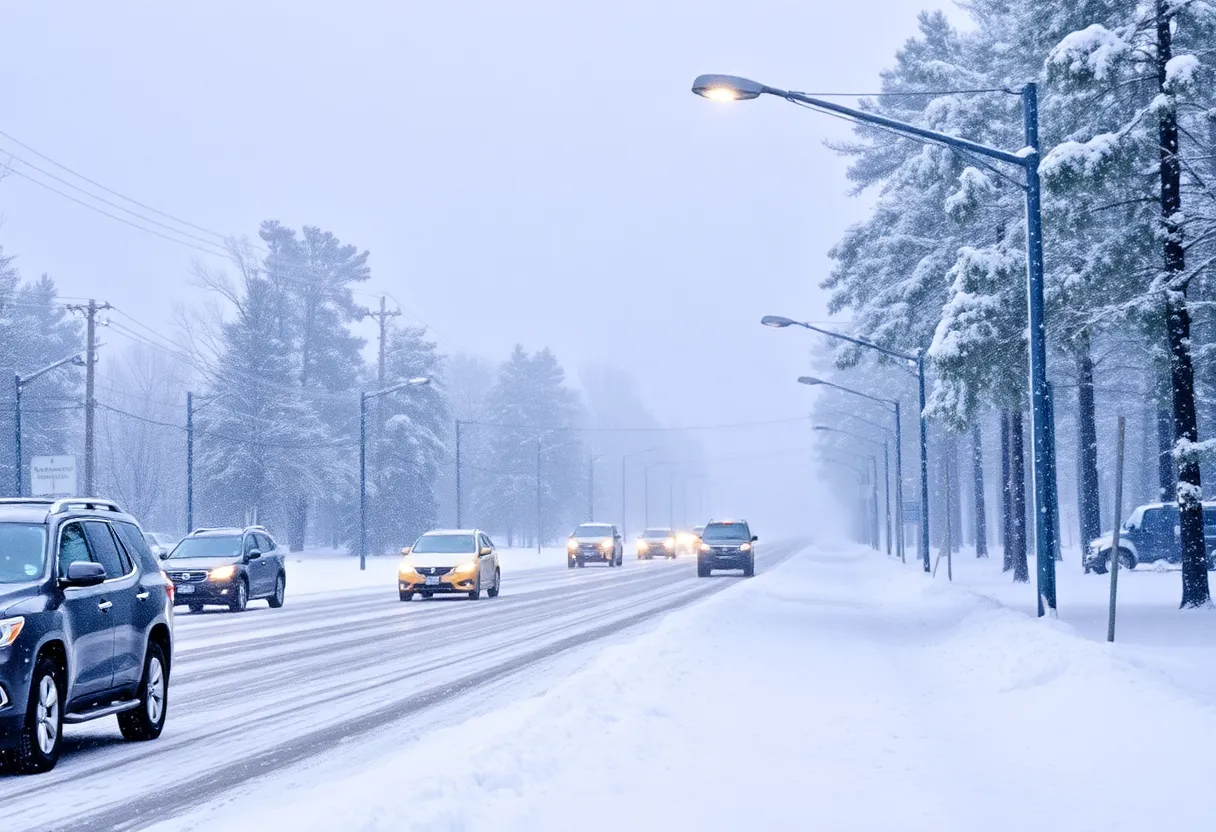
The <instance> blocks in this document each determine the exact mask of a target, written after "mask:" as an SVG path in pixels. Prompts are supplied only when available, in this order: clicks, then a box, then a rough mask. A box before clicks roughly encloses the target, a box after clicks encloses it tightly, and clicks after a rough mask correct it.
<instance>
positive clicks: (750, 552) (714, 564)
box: [697, 520, 760, 578]
mask: <svg viewBox="0 0 1216 832" xmlns="http://www.w3.org/2000/svg"><path fill="white" fill-rule="evenodd" d="M759 539H760V538H758V537H756V536H755V535H754V534H752V530H751V527H750V526H748V525H747V521H746V520H711V521H710V522H709V523H708V524H707V525H706V526H705V530H704V531H702V532H701V545H700V551H699V552H698V553H697V575H698V576H700V577H702V578H708V577H709V575H710V573H712V572H713V571H714V570H715V569H742V570H743V577H745V578H750V577H751V576H752V575H755V574H756V549H755V547H754V546H753V545H752V544H753V543H755V542H756V541H757V540H759Z"/></svg>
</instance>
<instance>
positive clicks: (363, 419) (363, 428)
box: [359, 378, 431, 571]
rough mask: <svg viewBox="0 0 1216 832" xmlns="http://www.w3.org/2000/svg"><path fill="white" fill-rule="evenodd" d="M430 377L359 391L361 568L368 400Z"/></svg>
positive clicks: (362, 560)
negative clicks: (369, 390)
mask: <svg viewBox="0 0 1216 832" xmlns="http://www.w3.org/2000/svg"><path fill="white" fill-rule="evenodd" d="M430 383H431V380H430V379H429V378H412V379H410V380H409V381H405V382H402V383H401V384H396V385H393V386H392V387H386V388H385V389H383V390H374V391H371V392H368V391H366V390H364V391H363V392H361V393H359V569H360V571H363V570H366V569H367V401H368V399H378V398H380V397H381V396H387V395H388V394H390V393H396V392H398V391H400V390H404V389H405V388H407V387H419V386H421V385H424V384H430Z"/></svg>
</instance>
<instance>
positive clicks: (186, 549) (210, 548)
mask: <svg viewBox="0 0 1216 832" xmlns="http://www.w3.org/2000/svg"><path fill="white" fill-rule="evenodd" d="M240 554H241V536H240V535H239V534H236V533H233V534H214V535H199V536H197V537H187V538H186V539H185V540H183V541H182V542H181V543H179V544H177V548H176V549H174V550H173V554H172V555H170V556H169V557H170V559H174V558H235V557H240Z"/></svg>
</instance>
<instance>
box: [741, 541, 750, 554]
mask: <svg viewBox="0 0 1216 832" xmlns="http://www.w3.org/2000/svg"><path fill="white" fill-rule="evenodd" d="M751 550H752V544H750V543H744V544H743V545H742V546H740V547H739V551H740V552H750V551H751Z"/></svg>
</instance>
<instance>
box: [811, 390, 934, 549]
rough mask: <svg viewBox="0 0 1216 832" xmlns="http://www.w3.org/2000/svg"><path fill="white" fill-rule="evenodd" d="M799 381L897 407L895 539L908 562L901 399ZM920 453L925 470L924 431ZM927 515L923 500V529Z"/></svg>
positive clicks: (924, 546) (922, 539)
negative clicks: (906, 554) (896, 511)
mask: <svg viewBox="0 0 1216 832" xmlns="http://www.w3.org/2000/svg"><path fill="white" fill-rule="evenodd" d="M798 383H799V384H806V385H808V386H810V387H815V386H820V385H822V386H823V387H831V388H832V389H833V390H839V391H840V392H842V393H848V394H850V395H852V396H859V397H861V398H863V399H869V400H870V401H872V402H877V403H878V404H889V405H891V406H892V407H894V408H895V503H896V505H897V506H898V507H899V511H898V513H897V515H896V516H897V517H898V518H899V522H898V523H896V524H895V531H896V536H895V541H896V546H897V548H898V549H899V560H900V562H901V563H907V562H908V561H907V557H906V556H905V554H904V548H905V547H904V439H903V427H902V423H903V419H902V418H901V416H900V405H899V399H883V398H879V397H878V396H871V395H870V394H869V393H863V392H861V391H860V390H854V389H853V388H851V387H844V386H843V385H840V384H833V383H832V382H830V381H824V380H823V379H821V378H814V377H813V376H799V377H798ZM921 424H922V427H923V424H924V423H923V420H922V423H921ZM920 454H921V456H920V458H921V470H922V472H923V471H924V470H925V443H924V434H923V433H922V434H921V446H920ZM926 485H927V483H926V480H925V479H922V480H921V500H922V501H923V500H924V499H925V496H926V491H927V488H926ZM925 515H926V512H925V510H924V508H923V502H922V508H921V526H922V529H923V528H924V526H925ZM926 537H927V536H926V535H925V534H924V533H923V531H922V534H921V537H920V547H921V551H922V552H923V553H924V556H923V560H924V561H925V562H926V563H928V560H929V556H928V551H929V543H928V540H927V539H926ZM925 571H929V567H928V566H926V569H925Z"/></svg>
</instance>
